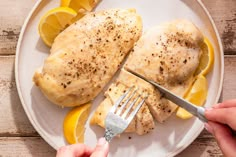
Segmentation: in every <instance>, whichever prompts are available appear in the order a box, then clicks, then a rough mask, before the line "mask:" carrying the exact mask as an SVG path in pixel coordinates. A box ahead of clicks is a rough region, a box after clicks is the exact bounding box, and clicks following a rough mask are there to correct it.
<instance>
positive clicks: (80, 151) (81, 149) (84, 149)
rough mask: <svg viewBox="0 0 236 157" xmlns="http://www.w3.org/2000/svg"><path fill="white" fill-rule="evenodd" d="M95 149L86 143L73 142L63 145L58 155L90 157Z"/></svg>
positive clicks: (62, 156) (63, 156) (58, 156)
mask: <svg viewBox="0 0 236 157" xmlns="http://www.w3.org/2000/svg"><path fill="white" fill-rule="evenodd" d="M92 151H93V149H92V148H90V147H88V146H86V145H84V144H73V145H69V146H64V147H61V148H60V149H59V150H58V151H57V156H56V157H75V156H76V157H80V156H81V157H82V156H83V157H87V156H88V157H89V156H90V155H91V154H92Z"/></svg>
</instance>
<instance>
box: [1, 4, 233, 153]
mask: <svg viewBox="0 0 236 157" xmlns="http://www.w3.org/2000/svg"><path fill="white" fill-rule="evenodd" d="M203 1H204V4H205V5H206V8H207V9H208V10H209V12H210V14H211V15H212V17H213V19H214V21H215V23H216V26H217V28H218V30H219V33H220V36H221V39H222V42H223V45H224V53H225V79H224V86H223V91H222V96H221V97H222V100H226V99H232V98H235V93H236V82H235V79H236V72H234V71H235V70H234V69H235V67H236V56H235V55H236V0H203ZM35 2H36V0H0V3H1V5H0V66H1V68H0V106H1V110H0V157H5V156H7V157H15V156H20V157H21V156H22V157H31V156H32V157H50V156H55V154H56V151H55V150H53V148H51V147H50V146H49V145H48V144H47V143H46V142H45V141H44V140H43V139H42V138H41V137H40V136H39V135H38V133H37V132H36V131H35V129H34V128H33V127H32V125H31V124H30V122H29V120H28V118H27V116H26V115H25V112H24V110H23V107H22V105H21V103H20V100H19V97H18V94H17V90H16V83H15V77H14V59H15V50H16V44H17V40H18V38H19V33H20V29H21V27H22V24H23V21H24V19H25V17H26V16H27V14H28V13H29V11H30V9H31V8H32V7H33V5H34V4H35ZM189 156H191V157H199V156H201V157H208V156H212V157H220V156H223V155H222V153H221V151H220V149H219V148H218V146H217V143H216V141H215V139H214V138H213V137H212V135H210V134H209V133H207V132H206V131H203V132H202V133H201V134H200V136H199V137H198V138H197V139H196V140H195V141H194V142H193V143H192V144H191V145H190V146H189V147H188V148H187V149H185V150H184V151H183V152H182V153H180V154H179V155H178V157H189Z"/></svg>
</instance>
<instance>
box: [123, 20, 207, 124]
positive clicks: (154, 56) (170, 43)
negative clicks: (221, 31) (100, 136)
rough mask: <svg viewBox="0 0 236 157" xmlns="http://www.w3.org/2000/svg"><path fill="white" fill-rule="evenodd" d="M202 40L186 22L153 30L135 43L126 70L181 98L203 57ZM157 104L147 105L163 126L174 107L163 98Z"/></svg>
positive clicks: (195, 29) (175, 22) (170, 24)
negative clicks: (161, 86) (163, 87)
mask: <svg viewBox="0 0 236 157" xmlns="http://www.w3.org/2000/svg"><path fill="white" fill-rule="evenodd" d="M203 40H204V37H203V35H202V34H201V32H200V31H199V30H198V28H197V27H196V26H195V25H193V24H192V23H191V22H189V21H186V20H176V21H172V22H170V23H165V24H162V25H159V26H156V27H154V28H151V29H150V30H149V31H147V32H146V33H145V34H144V35H143V36H142V37H141V38H140V39H139V41H138V42H137V43H136V45H135V47H134V49H133V51H132V53H131V54H130V56H129V57H128V59H127V61H126V64H125V69H126V70H128V71H135V72H136V73H139V74H141V75H143V76H145V77H147V78H149V79H151V80H153V81H155V82H157V83H159V84H161V85H163V86H165V87H166V88H168V89H169V90H171V91H172V92H174V93H175V94H177V95H179V96H184V94H185V92H186V91H187V89H188V88H189V86H190V85H191V83H192V82H193V73H194V72H195V70H196V68H197V66H198V64H199V60H200V56H201V54H202V50H201V47H202V44H203ZM124 81H125V79H124ZM157 101H158V102H156V103H158V104H159V105H156V103H150V104H149V103H148V104H149V109H150V111H151V113H152V115H153V116H154V117H155V118H156V119H157V120H158V121H159V122H163V121H164V120H165V119H167V118H168V117H169V116H170V115H171V113H172V111H173V110H175V108H176V106H175V104H173V103H171V102H169V101H167V100H166V99H165V98H161V99H160V100H157ZM161 108H162V109H161ZM166 109H167V110H166Z"/></svg>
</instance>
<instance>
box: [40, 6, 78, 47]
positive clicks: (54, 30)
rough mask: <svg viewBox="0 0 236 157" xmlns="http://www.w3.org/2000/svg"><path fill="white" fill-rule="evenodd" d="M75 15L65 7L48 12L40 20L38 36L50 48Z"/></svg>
mask: <svg viewBox="0 0 236 157" xmlns="http://www.w3.org/2000/svg"><path fill="white" fill-rule="evenodd" d="M76 15H77V13H76V12H75V11H74V10H73V9H70V8H67V7H58V8H54V9H52V10H49V11H48V12H47V13H45V14H44V15H43V16H42V18H41V19H40V22H39V25H38V30H39V35H40V37H41V38H42V40H43V41H44V43H45V44H46V45H48V46H49V47H51V45H52V43H53V41H54V39H55V38H56V36H57V35H58V34H59V33H60V32H61V31H63V30H64V29H65V28H66V27H67V26H68V25H70V24H71V20H72V19H73V18H75V17H76Z"/></svg>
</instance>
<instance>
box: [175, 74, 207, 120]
mask: <svg viewBox="0 0 236 157" xmlns="http://www.w3.org/2000/svg"><path fill="white" fill-rule="evenodd" d="M207 86H208V85H207V79H206V78H205V77H204V76H203V75H199V76H198V77H197V78H196V80H195V82H194V83H193V85H192V88H191V90H190V91H189V93H188V94H187V95H186V97H185V99H186V100H187V101H189V102H191V103H193V104H195V105H197V106H202V105H203V104H204V102H205V100H206V98H207V92H208V90H207V89H208V88H207ZM176 115H177V117H179V118H182V119H189V118H191V117H192V116H193V115H192V114H191V113H189V112H188V111H186V110H185V109H183V108H178V110H177V113H176Z"/></svg>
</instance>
